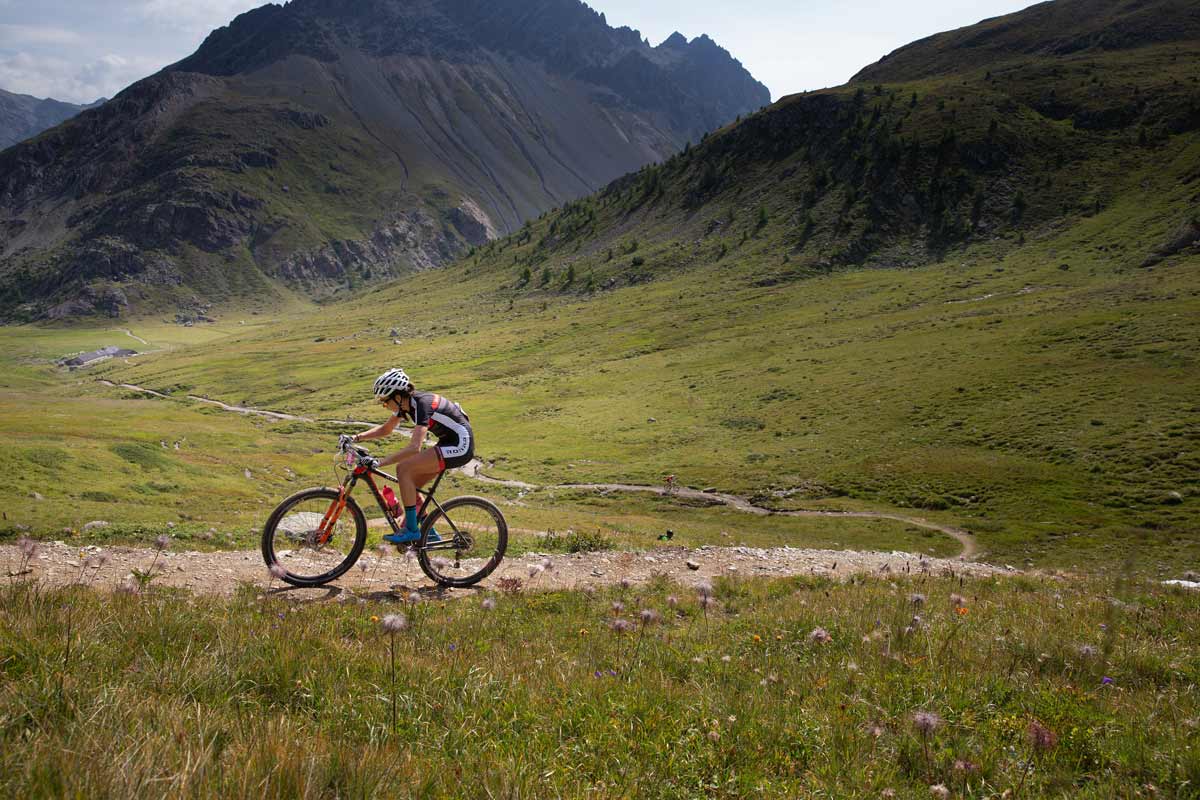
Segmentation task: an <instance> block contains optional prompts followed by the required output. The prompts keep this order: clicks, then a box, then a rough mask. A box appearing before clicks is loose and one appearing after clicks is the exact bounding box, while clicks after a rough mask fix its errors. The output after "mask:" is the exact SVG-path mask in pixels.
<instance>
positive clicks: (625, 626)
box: [608, 619, 633, 635]
mask: <svg viewBox="0 0 1200 800" xmlns="http://www.w3.org/2000/svg"><path fill="white" fill-rule="evenodd" d="M608 627H610V628H612V631H613V633H615V634H618V635H620V634H622V633H628V632H629V631H630V630H632V629H633V625H632V624H631V623H630V622H629V620H627V619H614V620H613V621H612V622H610V623H608Z"/></svg>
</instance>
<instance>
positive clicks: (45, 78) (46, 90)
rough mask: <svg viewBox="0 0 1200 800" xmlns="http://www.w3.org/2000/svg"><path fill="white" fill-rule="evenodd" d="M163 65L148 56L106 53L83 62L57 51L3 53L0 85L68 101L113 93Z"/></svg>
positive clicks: (94, 98) (1, 56) (89, 99)
mask: <svg viewBox="0 0 1200 800" xmlns="http://www.w3.org/2000/svg"><path fill="white" fill-rule="evenodd" d="M161 66H163V65H162V64H160V63H157V62H156V61H155V60H152V59H146V58H126V57H124V56H119V55H115V54H106V55H102V56H99V57H98V58H93V59H89V60H87V61H84V62H82V63H80V62H77V61H72V60H67V59H64V58H62V57H59V56H56V55H46V54H40V53H29V52H16V53H4V54H0V87H4V88H7V89H9V90H10V91H16V92H20V93H23V94H31V95H33V96H35V97H52V98H54V99H55V100H64V101H66V102H68V103H90V102H92V101H94V100H97V99H99V98H101V97H112V96H113V95H114V94H116V93H117V92H119V91H121V90H122V89H124V88H125V87H126V86H128V85H129V84H131V83H133V82H134V81H137V80H140V79H141V78H143V77H145V76H146V75H149V74H150V73H152V72H154V71H155V70H157V69H159V68H160V67H161Z"/></svg>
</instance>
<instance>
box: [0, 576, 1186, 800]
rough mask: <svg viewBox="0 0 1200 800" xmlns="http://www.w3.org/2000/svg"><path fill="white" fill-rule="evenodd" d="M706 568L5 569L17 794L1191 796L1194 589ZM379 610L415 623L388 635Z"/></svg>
mask: <svg viewBox="0 0 1200 800" xmlns="http://www.w3.org/2000/svg"><path fill="white" fill-rule="evenodd" d="M713 590H714V593H715V597H713V598H711V599H709V600H704V599H702V598H701V596H700V594H699V593H698V592H697V591H694V590H692V589H688V588H684V587H680V586H673V585H671V584H670V583H668V582H666V581H663V580H656V581H652V582H651V583H650V584H647V585H645V586H641V587H637V588H628V589H625V588H621V587H616V586H614V587H611V588H610V589H607V590H604V591H601V592H597V593H593V594H585V593H583V592H559V593H536V592H534V593H529V592H519V593H517V594H508V595H492V594H487V595H480V594H469V596H468V597H466V598H465V599H459V600H454V601H451V602H444V601H442V600H441V599H439V598H438V597H437V596H436V595H425V596H423V597H420V598H418V599H419V602H414V601H413V599H412V598H408V599H403V600H399V601H398V600H397V599H396V598H393V597H390V596H388V595H384V596H377V597H361V598H354V597H353V596H349V595H348V597H349V599H350V600H351V602H342V603H317V604H304V603H293V602H289V600H288V599H287V592H281V591H268V592H267V593H266V595H265V596H260V597H258V599H255V597H256V594H259V593H261V592H262V591H263V589H262V587H259V588H254V587H248V589H247V591H246V592H244V593H242V594H241V595H239V596H238V597H236V598H233V599H229V600H216V599H212V598H205V597H193V596H188V595H183V594H174V593H169V592H166V591H154V590H152V591H150V592H148V593H144V594H117V595H112V596H109V595H107V594H106V593H98V592H95V591H92V590H91V589H89V588H87V587H86V586H79V585H77V586H67V587H59V588H53V589H50V588H46V587H43V586H39V585H38V584H37V582H36V578H35V579H34V580H31V581H29V582H25V583H20V582H18V583H12V582H9V583H7V584H5V585H4V586H3V587H0V607H2V608H3V613H2V614H0V633H2V636H3V642H4V651H3V652H4V658H3V659H2V660H0V674H2V675H3V676H4V680H3V681H2V682H0V741H2V742H3V744H4V747H3V748H2V749H0V788H2V789H3V791H4V793H5V795H6V796H9V797H144V796H161V797H199V796H220V797H256V798H262V797H270V798H274V797H278V798H296V797H311V798H318V797H329V798H333V797H427V796H439V797H441V796H456V797H457V796H488V797H551V796H553V797H630V796H637V797H647V798H684V797H698V796H705V797H745V796H755V797H781V798H782V797H797V796H804V797H839V798H878V797H900V798H927V797H930V796H934V797H938V796H951V795H952V796H955V797H1037V796H1041V797H1077V798H1110V797H1138V796H1143V797H1145V796H1152V797H1190V796H1194V795H1195V786H1196V783H1197V781H1200V756H1198V753H1200V751H1198V749H1197V748H1198V746H1200V741H1198V739H1197V736H1198V734H1197V717H1198V716H1200V705H1198V698H1197V690H1196V686H1197V682H1198V680H1200V661H1198V660H1197V657H1196V653H1197V652H1198V650H1197V645H1198V644H1200V642H1197V639H1196V631H1197V630H1200V619H1197V605H1196V603H1195V600H1194V597H1192V596H1191V595H1190V594H1188V593H1186V592H1179V591H1173V590H1167V589H1164V588H1162V587H1149V586H1148V585H1147V584H1140V585H1134V584H1130V583H1127V582H1123V581H1116V582H1112V581H1107V582H1100V581H1094V580H1093V581H1081V580H1072V581H1063V580H1061V579H1059V580H1051V579H1042V578H1025V577H1016V578H1003V579H995V578H988V579H966V580H962V579H951V578H948V577H920V578H916V577H914V578H903V579H897V580H894V581H891V580H880V579H873V578H868V579H866V580H859V581H858V582H853V583H849V584H838V583H833V582H827V581H824V580H819V579H788V580H778V581H742V580H738V581H731V580H728V581H719V582H718V583H717V585H716V586H715V587H713ZM389 614H399V615H402V616H403V619H402V620H396V619H393V620H392V622H395V623H396V625H395V627H398V628H400V629H399V630H396V631H394V632H391V633H389V632H387V631H385V630H384V629H383V628H382V627H381V622H383V621H384V620H385V619H386V615H389ZM381 618H384V619H381ZM83 754H86V756H87V760H86V763H83V762H82V761H81V755H83ZM943 791H944V792H945V794H942V792H943Z"/></svg>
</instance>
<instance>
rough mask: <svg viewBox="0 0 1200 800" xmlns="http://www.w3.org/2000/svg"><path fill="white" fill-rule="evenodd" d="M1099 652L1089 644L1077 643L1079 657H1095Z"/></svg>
mask: <svg viewBox="0 0 1200 800" xmlns="http://www.w3.org/2000/svg"><path fill="white" fill-rule="evenodd" d="M1099 652H1100V651H1098V650H1097V649H1096V648H1095V647H1092V646H1091V645H1090V644H1081V645H1079V655H1080V657H1081V658H1095V657H1096V656H1097V655H1099Z"/></svg>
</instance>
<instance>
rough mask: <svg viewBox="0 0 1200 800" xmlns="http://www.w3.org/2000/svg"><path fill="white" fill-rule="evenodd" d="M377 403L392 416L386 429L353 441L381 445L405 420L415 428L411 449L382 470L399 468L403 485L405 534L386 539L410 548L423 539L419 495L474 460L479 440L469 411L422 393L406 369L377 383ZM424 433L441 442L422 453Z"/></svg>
mask: <svg viewBox="0 0 1200 800" xmlns="http://www.w3.org/2000/svg"><path fill="white" fill-rule="evenodd" d="M375 399H376V400H378V401H379V402H380V403H381V404H382V405H383V406H384V408H386V409H387V410H388V411H391V412H392V417H391V418H390V419H389V420H388V421H387V422H385V423H383V424H382V425H377V426H375V427H374V428H371V429H370V430H369V431H363V432H362V433H359V434H356V435H354V436H352V437H350V439H351V441H354V442H361V441H363V440H366V439H382V438H383V437H385V436H387V435H389V434H390V433H391V432H392V431H394V430H395V429H396V426H397V425H399V424H400V420H401V419H402V418H405V417H407V418H408V419H411V420H412V422H413V430H412V438H411V439H410V440H409V443H408V447H405V448H404V449H403V450H401V451H400V452H398V453H395V454H393V455H390V456H387V457H386V458H383V459H381V460H380V462H379V466H380V467H386V466H389V465H391V464H395V465H396V479H397V480H398V481H399V482H400V501H401V502H402V503H403V504H404V529H403V530H402V531H401V532H400V533H389V534H388V535H386V536H384V537H383V538H384V539H385V540H386V541H389V542H394V543H396V544H409V543H411V542H416V541H418V540H419V539H420V538H421V525H420V520H418V519H417V489H418V488H420V487H422V486H424V485H425V484H427V483H429V481H431V480H433V479H434V478H435V477H437V476H438V475H439V474H441V473H442V472H443V471H445V470H447V469H454V468H455V467H461V466H462V465H464V464H466V463H467V462H469V461H470V460H471V459H472V458H473V457H474V455H475V435H474V433H472V432H471V421H470V419H469V418H468V417H467V414H466V412H465V411H463V410H462V408H461V407H460V406H459V405H458V404H457V403H455V402H453V401H450V400H447V399H446V398H444V397H442V396H441V395H437V394H434V393H433V392H418V391H415V390H414V388H413V384H412V381H411V380H409V379H408V375H406V374H405V373H404V370H402V369H389V370H388V371H387V372H385V373H383V374H382V375H380V376H379V377H378V378H377V379H376V380H375ZM426 431H429V432H432V433H433V435H434V436H436V437H437V440H438V441H437V444H436V445H435V446H434V447H432V448H430V449H428V450H422V449H421V446H422V445H423V444H424V442H425V433H426Z"/></svg>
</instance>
